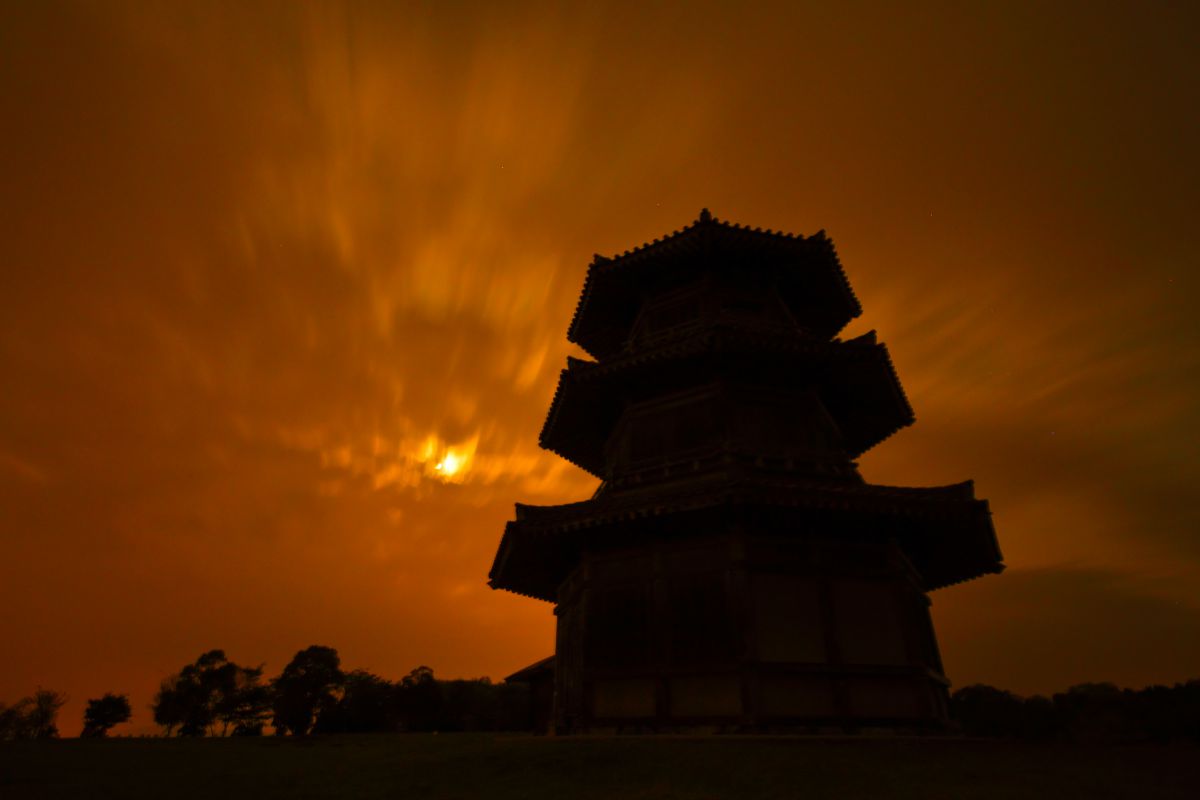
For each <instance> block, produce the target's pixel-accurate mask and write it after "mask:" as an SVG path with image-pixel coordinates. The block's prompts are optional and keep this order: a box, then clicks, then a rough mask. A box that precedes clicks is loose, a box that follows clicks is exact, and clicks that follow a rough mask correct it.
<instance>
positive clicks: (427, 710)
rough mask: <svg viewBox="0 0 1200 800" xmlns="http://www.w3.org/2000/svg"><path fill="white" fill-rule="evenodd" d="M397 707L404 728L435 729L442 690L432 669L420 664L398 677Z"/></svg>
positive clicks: (412, 729) (439, 711)
mask: <svg viewBox="0 0 1200 800" xmlns="http://www.w3.org/2000/svg"><path fill="white" fill-rule="evenodd" d="M396 703H397V707H398V708H399V711H400V717H401V719H402V720H403V726H404V729H405V730H410V731H432V730H437V726H438V722H439V718H440V717H441V710H442V690H441V686H440V685H439V683H438V681H437V680H436V679H435V678H434V677H433V670H432V669H430V668H429V667H425V666H421V667H417V668H416V669H414V670H413V671H412V672H410V673H408V674H407V675H405V676H404V677H403V678H401V679H400V683H399V686H398V687H397V698H396Z"/></svg>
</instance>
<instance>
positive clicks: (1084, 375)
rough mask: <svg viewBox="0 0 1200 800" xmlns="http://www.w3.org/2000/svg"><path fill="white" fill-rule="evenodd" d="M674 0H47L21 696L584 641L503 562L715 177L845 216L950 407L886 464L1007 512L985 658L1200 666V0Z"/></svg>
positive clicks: (26, 304) (39, 70)
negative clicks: (588, 289)
mask: <svg viewBox="0 0 1200 800" xmlns="http://www.w3.org/2000/svg"><path fill="white" fill-rule="evenodd" d="M644 5H648V4H642V3H635V4H629V5H628V6H620V5H618V4H600V5H594V6H590V7H589V6H587V5H586V4H584V3H571V4H564V5H562V6H558V7H556V6H553V5H546V6H540V7H535V6H527V7H518V6H517V5H516V4H511V3H480V4H478V5H477V6H473V5H468V4H462V3H451V2H437V3H433V2H431V3H355V4H350V5H333V4H315V5H308V4H303V3H296V2H280V3H266V2H254V3H244V2H237V3H229V4H225V5H221V4H217V3H183V4H179V5H178V6H177V7H174V8H173V7H172V6H171V4H166V3H154V4H147V3H132V4H130V5H128V6H124V5H122V4H120V3H114V2H107V3H83V4H71V5H60V4H58V3H37V4H33V3H26V4H18V3H6V4H4V5H3V6H2V7H0V108H2V109H3V115H4V117H3V118H4V123H3V125H0V175H2V176H3V182H2V183H0V256H2V258H0V270H2V272H0V371H2V374H3V383H2V390H0V608H2V609H3V615H2V616H0V642H3V648H2V650H3V654H4V656H3V658H0V700H7V701H12V700H14V699H16V698H17V697H19V696H20V695H22V694H26V693H29V692H31V691H32V690H33V689H34V688H35V687H36V686H38V685H39V684H40V685H43V686H47V687H53V688H57V689H61V690H64V691H66V692H68V693H69V694H70V695H71V697H72V698H73V702H72V703H71V705H70V706H68V708H67V709H66V711H65V712H64V714H65V716H64V719H63V724H62V726H61V727H62V728H63V730H64V732H65V733H69V734H74V733H75V732H76V731H77V729H78V726H79V716H80V714H81V712H82V706H83V700H85V699H86V698H88V697H95V696H98V695H99V694H100V693H102V692H105V691H125V692H129V693H131V695H132V698H133V702H134V707H135V727H134V730H146V729H148V728H147V726H148V724H149V712H148V711H146V710H145V707H146V704H147V703H148V702H149V700H150V696H151V693H152V692H153V690H154V688H155V686H156V684H157V681H158V679H159V678H161V677H162V676H164V675H166V674H167V673H168V672H171V671H173V670H176V669H178V668H179V667H180V666H181V665H183V664H184V663H186V662H188V661H190V660H192V659H194V658H195V657H196V656H197V655H199V654H200V653H201V652H202V651H204V650H206V649H209V648H213V647H221V648H224V649H225V650H226V651H227V653H228V654H229V656H230V657H231V658H232V659H234V660H237V661H240V662H246V663H259V662H263V661H265V662H266V664H267V669H268V673H269V674H275V673H277V672H278V670H279V669H280V668H281V667H282V666H283V664H284V663H285V662H286V661H287V659H288V658H289V657H290V656H291V654H292V653H294V652H295V651H296V650H298V649H300V648H302V647H305V646H307V645H310V644H328V645H332V646H335V647H337V648H338V649H339V651H340V652H341V654H342V657H343V661H344V662H345V663H346V664H347V665H349V666H354V667H366V668H370V669H372V670H374V671H376V672H378V673H380V674H383V675H385V676H388V677H397V676H399V675H401V674H403V673H405V672H407V671H408V670H409V669H411V668H412V667H414V666H416V665H418V664H422V663H424V664H428V665H430V666H432V667H433V668H434V670H435V672H436V673H437V674H439V675H441V676H443V677H454V676H478V675H491V676H493V677H496V678H498V677H501V676H503V675H505V674H507V673H508V672H510V671H512V670H514V669H516V668H518V667H521V666H524V665H525V664H526V663H528V662H530V661H532V660H534V659H537V658H540V657H542V656H544V655H547V654H549V653H550V652H551V651H552V649H553V640H552V630H553V617H552V615H551V613H550V607H549V606H548V605H545V604H542V603H539V602H536V601H532V600H528V599H524V598H520V597H516V596H513V595H510V594H506V593H502V592H493V591H491V590H489V589H488V588H487V586H486V583H485V581H486V574H487V571H488V567H489V566H490V563H491V559H492V556H493V554H494V552H495V547H496V544H497V542H498V540H499V536H500V533H501V530H502V528H503V525H504V522H505V521H506V520H507V519H508V518H509V517H510V516H511V513H512V504H513V503H514V502H515V501H522V502H530V503H555V502H564V501H569V500H577V499H582V498H584V497H586V496H587V495H588V494H589V493H590V492H591V490H592V488H593V487H594V483H595V482H594V479H592V478H590V477H588V476H587V475H584V474H583V473H581V472H579V471H578V470H576V469H574V468H573V467H570V466H569V465H567V464H566V463H565V462H563V461H562V460H560V459H558V458H556V457H554V456H551V455H549V454H546V453H542V452H540V451H539V450H538V449H537V445H536V442H537V433H538V430H539V428H540V426H541V422H542V420H543V418H544V414H545V411H546V409H547V407H548V405H549V401H550V398H551V396H552V393H553V387H554V382H555V380H556V377H557V373H558V370H559V368H560V366H561V365H562V363H563V361H564V358H565V357H566V355H567V354H568V353H571V352H574V351H573V350H572V348H571V347H570V346H569V345H568V344H567V342H566V340H565V333H566V329H567V325H568V323H569V321H570V316H571V312H572V310H573V307H574V303H575V299H576V297H577V295H578V292H579V289H580V288H581V285H582V280H583V275H584V271H585V269H586V266H587V263H588V262H589V261H590V259H591V255H592V253H593V252H601V253H604V254H609V255H611V254H612V253H614V252H616V251H620V250H624V249H626V248H629V247H632V246H634V245H636V244H640V243H641V242H643V241H645V240H648V239H652V238H654V237H657V236H661V235H663V234H664V233H667V232H669V231H671V230H674V229H675V228H678V227H681V226H682V225H684V224H685V223H687V222H689V221H690V220H692V219H693V218H694V217H695V216H696V214H697V212H698V211H699V210H700V208H701V207H702V206H708V207H710V208H711V209H712V210H713V213H715V214H716V215H717V216H719V217H721V218H723V219H730V220H733V221H737V222H742V223H747V224H750V225H760V226H763V227H770V228H777V229H779V228H782V229H786V230H790V231H795V232H797V233H806V234H807V233H812V232H814V231H815V230H817V229H819V228H824V229H826V230H827V231H828V232H829V234H830V235H831V236H832V237H833V239H834V241H835V242H836V244H837V247H838V250H839V253H840V254H841V257H842V261H843V263H844V265H845V268H846V272H847V274H848V276H849V278H850V280H851V282H852V284H853V286H854V288H855V290H856V292H857V293H858V296H859V297H860V299H861V300H862V303H863V306H864V309H865V313H864V315H863V317H862V318H861V319H860V320H857V321H856V322H855V323H854V324H853V325H852V326H851V327H850V328H848V329H847V334H851V335H853V334H856V333H861V332H863V331H865V330H868V329H870V328H875V329H877V330H878V331H879V333H880V336H881V338H882V339H883V340H884V341H885V342H887V344H888V345H889V347H890V348H891V352H892V356H893V360H894V362H895V365H896V368H897V370H898V372H899V374H900V377H901V380H902V381H903V383H904V385H905V388H906V390H907V392H908V395H909V398H910V400H911V401H912V404H913V406H914V408H915V409H916V412H917V417H918V421H917V424H916V425H915V426H914V427H912V428H909V429H907V430H906V431H904V432H902V433H900V434H899V435H897V436H895V437H893V438H892V439H890V440H888V441H887V442H885V443H884V444H883V445H881V446H880V447H879V448H877V450H876V451H874V452H872V453H870V454H868V455H867V456H866V457H864V458H863V459H862V471H863V474H864V476H865V477H866V478H867V479H868V480H870V481H872V482H876V483H895V484H908V485H930V484H944V483H952V482H956V481H959V480H962V479H965V478H975V479H976V481H977V488H978V492H979V494H980V495H981V496H983V497H986V498H988V499H989V500H990V501H991V503H992V508H993V510H994V512H995V522H996V528H997V531H998V533H999V536H1000V541H1001V544H1002V546H1003V548H1004V552H1005V556H1006V560H1007V563H1008V564H1009V570H1008V572H1006V573H1005V574H1004V575H1002V576H999V577H989V578H985V579H981V580H979V581H976V582H974V583H971V584H968V585H965V586H961V587H956V588H951V589H947V590H944V591H941V592H938V593H937V594H936V595H934V609H935V614H936V620H937V624H938V628H939V634H940V638H941V643H942V649H943V655H944V658H945V662H946V668H947V671H948V673H949V675H950V677H951V679H952V680H954V681H955V684H956V685H959V686H961V685H964V684H966V683H970V682H975V681H985V682H989V683H993V684H995V685H999V686H1003V687H1008V688H1011V689H1014V690H1017V691H1020V692H1033V691H1043V692H1044V691H1053V690H1055V689H1061V688H1064V687H1065V686H1067V685H1069V684H1070V683H1072V682H1079V681H1083V680H1113V681H1116V682H1118V683H1122V684H1126V685H1141V684H1145V683H1147V682H1153V681H1173V680H1179V679H1183V678H1186V677H1195V676H1200V593H1198V591H1197V589H1196V587H1197V586H1198V585H1200V583H1198V581H1200V536H1198V535H1197V534H1198V533H1200V512H1198V511H1197V505H1196V502H1195V498H1196V495H1197V492H1196V484H1197V478H1198V477H1200V459H1198V458H1197V455H1196V454H1197V450H1198V445H1200V436H1198V433H1200V422H1198V421H1197V420H1198V412H1200V402H1198V401H1200V324H1198V322H1197V317H1196V310H1195V309H1196V300H1197V296H1198V293H1197V289H1198V288H1200V286H1198V284H1200V277H1198V270H1197V253H1198V252H1200V226H1198V225H1197V223H1196V220H1195V214H1196V211H1197V209H1200V190H1198V188H1197V187H1200V155H1198V151H1197V149H1196V146H1195V142H1196V141H1200V63H1198V62H1200V48H1197V47H1196V43H1195V34H1194V32H1195V30H1196V29H1197V24H1198V23H1200V19H1197V15H1196V14H1195V12H1194V11H1187V12H1185V11H1172V10H1170V9H1168V8H1166V7H1165V6H1166V4H1155V5H1154V6H1152V7H1151V6H1146V5H1145V4H1135V3H1129V4H1103V7H1102V8H1101V7H1100V6H1098V5H1097V4H1094V3H1078V4H1070V3H1057V4H1054V6H1055V8H1054V10H1047V8H1046V7H1045V6H1046V5H1047V4H1039V3H1030V4H1027V5H1026V4H1017V3H995V4H978V3H972V4H965V5H964V4H961V3H947V4H945V5H943V6H935V5H924V4H917V5H912V4H905V6H906V7H905V8H904V9H903V10H900V8H901V7H900V6H899V5H897V4H894V3H882V4H879V5H878V6H875V5H870V4H868V5H861V6H860V5H858V4H853V3H837V4H828V5H829V6H830V7H835V8H836V9H837V10H836V11H833V10H830V8H823V7H822V6H814V7H804V5H803V4H800V3H783V4H780V6H781V7H780V8H775V9H767V8H765V7H760V9H759V10H747V9H746V8H743V7H741V5H740V4H733V3H730V4H727V5H726V6H724V7H722V6H716V5H714V6H713V7H711V8H706V7H703V5H702V4H698V3H687V4H679V6H678V7H672V6H671V5H668V4H664V5H658V6H657V7H656V9H655V10H646V9H645V8H643V6H644ZM1184 7H1185V6H1184V5H1183V4H1181V5H1180V6H1179V8H1181V9H1182V8H1184ZM1151 8H1153V9H1155V10H1152V11H1148V10H1149V9H1151ZM448 454H449V455H450V456H451V462H447V461H446V456H447V455H448ZM455 460H457V466H458V470H457V471H456V472H455V474H453V475H448V474H446V473H447V470H446V468H445V466H446V464H447V463H452V462H454V461H455ZM439 464H441V465H442V469H440V470H439V469H438V465H439Z"/></svg>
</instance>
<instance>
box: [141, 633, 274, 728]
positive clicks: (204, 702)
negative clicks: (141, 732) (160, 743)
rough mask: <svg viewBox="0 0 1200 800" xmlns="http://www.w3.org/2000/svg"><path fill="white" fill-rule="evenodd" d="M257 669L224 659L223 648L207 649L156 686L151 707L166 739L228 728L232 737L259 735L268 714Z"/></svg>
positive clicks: (267, 695)
mask: <svg viewBox="0 0 1200 800" xmlns="http://www.w3.org/2000/svg"><path fill="white" fill-rule="evenodd" d="M262 672H263V668H262V667H261V666H259V667H243V666H239V665H238V664H235V663H233V662H232V661H229V660H228V659H227V658H226V657H225V652H224V651H223V650H210V651H208V652H207V653H205V654H203V655H202V656H200V657H199V658H198V659H196V661H195V662H194V663H192V664H188V665H187V666H185V667H184V668H183V669H181V670H180V671H179V672H178V673H177V674H175V675H172V676H170V677H168V678H166V679H165V680H163V682H162V683H161V684H160V685H159V689H158V693H157V694H155V696H154V702H153V704H152V705H151V709H152V710H153V711H154V721H155V723H157V724H158V725H161V726H162V727H163V728H164V729H165V730H166V733H167V735H168V736H170V735H171V733H172V732H173V731H174V730H175V729H176V728H178V730H179V735H180V736H204V735H206V734H208V735H215V734H217V733H220V734H221V735H222V736H224V735H226V734H228V733H230V731H231V729H232V731H233V732H234V733H237V734H238V735H245V734H248V733H254V732H255V731H257V732H259V733H261V732H262V726H263V724H264V723H265V721H266V718H267V716H268V715H269V707H270V693H269V690H268V688H267V687H266V686H263V685H262V684H261V683H260V681H261V679H262Z"/></svg>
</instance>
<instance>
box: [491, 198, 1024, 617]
mask: <svg viewBox="0 0 1200 800" xmlns="http://www.w3.org/2000/svg"><path fill="white" fill-rule="evenodd" d="M706 274H721V275H732V276H734V277H735V278H736V277H749V278H751V279H752V280H751V283H753V282H754V281H755V280H756V279H757V278H766V280H765V281H763V280H757V285H759V286H762V285H769V286H770V287H772V288H773V290H774V291H775V292H776V293H777V294H778V296H779V299H780V300H781V301H782V302H783V304H784V305H785V306H786V307H787V311H788V314H786V315H784V314H783V312H782V310H781V309H780V311H779V315H780V318H779V319H775V318H769V317H767V316H764V317H762V318H755V317H753V316H751V317H750V318H744V317H738V316H737V315H732V316H730V315H715V316H714V315H709V316H706V317H704V320H703V323H702V324H701V323H700V322H696V323H694V324H689V325H686V326H681V327H679V328H677V329H667V330H666V331H660V332H657V333H655V334H654V336H653V337H649V338H645V337H642V335H641V334H640V333H639V334H638V335H637V336H633V334H634V326H635V323H637V318H638V314H639V313H640V311H641V308H642V305H643V303H644V302H645V301H646V299H647V297H662V296H664V294H665V293H668V292H671V291H672V290H677V289H678V288H679V287H681V286H686V285H687V284H688V282H689V281H692V280H694V279H696V278H697V277H698V276H699V275H706ZM722 280H724V278H722ZM716 285H717V286H724V285H725V284H724V283H719V284H716ZM710 286H711V285H710ZM684 291H686V290H684ZM668 296H669V295H668ZM860 313H861V306H860V305H859V302H858V300H857V298H856V297H855V296H854V293H853V291H852V290H851V288H850V284H849V282H848V281H847V280H846V276H845V273H844V272H843V270H842V267H841V265H840V263H839V262H838V259H837V254H836V252H835V250H834V248H833V244H832V242H830V240H829V238H828V237H826V236H825V234H824V232H823V231H821V232H818V233H817V234H814V235H813V236H809V237H804V236H793V235H792V234H785V233H779V232H775V231H770V230H767V231H763V230H761V229H758V228H755V229H749V228H746V227H743V226H740V225H734V224H730V223H727V222H722V221H720V220H717V219H716V218H714V217H712V215H710V214H709V213H708V211H707V210H704V211H702V212H701V214H700V218H699V219H698V220H697V221H696V222H694V223H692V224H691V225H689V226H687V227H685V228H683V229H682V230H679V231H676V232H675V233H673V234H671V235H670V236H667V237H665V238H663V239H661V240H658V239H656V240H655V241H654V242H651V243H649V244H646V245H643V246H642V247H639V248H636V249H634V250H632V251H626V252H625V253H624V254H622V255H619V256H615V257H613V258H604V257H601V256H597V257H596V258H595V260H594V261H593V263H592V265H591V267H590V268H589V270H588V274H587V280H586V282H585V284H584V288H583V293H582V295H581V297H580V299H579V304H578V306H577V308H576V310H575V316H574V318H573V319H572V321H571V327H570V332H569V334H568V338H569V339H570V340H571V341H572V342H575V343H576V344H578V345H580V346H581V347H583V348H584V349H585V350H586V351H587V352H588V353H589V354H590V355H592V356H593V357H594V358H596V359H597V361H587V360H584V359H575V358H570V359H568V363H567V368H566V369H565V370H563V372H562V374H561V376H560V379H559V384H558V388H557V391H556V392H555V396H554V400H553V402H552V404H551V407H550V410H549V413H548V414H547V417H546V422H545V425H544V427H543V429H542V433H541V439H540V441H541V444H542V446H543V447H544V448H546V449H548V450H551V451H553V452H555V453H558V454H559V455H561V456H562V457H564V458H566V459H567V460H569V461H571V462H573V463H575V464H577V465H578V466H580V467H582V468H584V469H586V470H588V471H589V472H592V473H593V474H595V475H597V476H601V477H604V478H606V480H608V481H610V483H608V484H605V486H604V488H603V490H602V491H599V492H597V495H596V496H595V497H593V498H592V499H591V500H588V501H584V502H580V503H570V504H566V505H560V506H547V507H537V506H525V505H518V506H517V519H516V520H515V521H513V522H510V523H509V524H508V526H507V528H506V530H505V533H504V537H503V538H502V540H501V542H500V548H499V551H498V552H497V554H496V559H495V563H494V566H493V568H492V572H491V574H490V583H491V585H492V586H493V587H495V588H499V589H506V590H509V591H513V592H517V593H519V594H525V595H529V596H533V597H538V598H541V599H543V600H550V601H553V600H555V593H556V591H557V587H558V586H559V584H560V583H561V581H562V580H563V579H565V578H566V577H567V575H568V574H569V573H570V571H571V569H573V568H574V565H575V564H576V563H578V558H579V555H580V554H581V553H582V552H583V551H584V550H585V549H587V548H590V547H594V546H602V545H605V544H613V543H614V542H615V541H617V540H620V539H621V538H622V537H626V536H632V535H634V532H635V531H637V530H638V529H639V526H641V525H643V521H647V520H653V521H655V527H654V528H653V529H654V530H662V529H663V527H664V526H663V525H661V524H660V523H661V521H662V520H664V519H666V518H669V517H672V516H675V515H687V514H692V513H695V512H701V513H703V514H705V515H707V517H711V516H712V515H713V514H715V513H719V512H720V511H721V510H732V511H734V512H735V513H739V514H740V513H743V512H746V511H751V512H753V513H759V512H762V513H765V514H768V515H771V516H772V518H774V519H775V521H776V523H777V525H773V527H775V528H776V529H778V530H795V531H802V530H804V529H805V528H806V525H807V521H811V520H814V519H821V520H823V522H822V525H823V526H824V528H823V529H827V530H831V529H837V530H843V531H844V532H845V533H846V535H848V536H889V537H895V539H896V541H897V542H898V543H899V544H900V546H901V547H902V549H903V550H904V552H905V554H906V556H907V557H908V559H909V560H910V562H911V563H912V564H913V566H914V568H915V569H916V570H917V571H918V572H919V574H920V575H921V576H922V579H923V581H924V583H925V587H926V588H927V589H937V588H940V587H942V586H947V585H950V584H953V583H958V582H960V581H965V580H970V579H972V578H976V577H979V576H981V575H984V574H987V573H989V572H999V571H1000V570H1002V569H1003V568H1004V565H1003V563H1002V557H1001V555H1000V549H999V546H998V544H997V542H996V536H995V532H994V530H993V529H992V522H991V515H990V512H989V510H988V505H987V501H985V500H981V499H977V498H975V495H974V488H973V484H972V483H971V482H970V481H968V482H965V483H961V484H955V485H952V486H942V487H931V488H902V487H890V486H873V485H869V484H865V483H863V482H862V479H861V477H859V476H858V474H857V472H856V471H854V470H853V465H850V470H851V472H850V474H849V475H847V474H840V473H839V474H835V472H834V471H832V470H831V469H827V468H826V467H824V466H822V465H821V464H820V463H817V462H814V463H813V464H806V463H803V457H799V458H793V457H792V455H789V453H788V451H786V450H784V451H781V453H771V454H768V453H758V454H755V453H740V452H727V451H726V450H725V449H724V445H722V444H721V443H719V442H714V443H713V445H712V447H710V448H705V449H704V452H698V451H692V450H689V451H688V453H686V454H683V453H676V454H664V456H665V457H664V458H663V459H659V460H654V461H653V462H646V463H647V466H641V465H640V464H641V462H639V465H638V466H637V467H636V470H634V469H632V468H630V467H629V466H628V465H626V466H623V467H621V470H620V474H618V475H607V474H606V466H607V465H606V461H605V458H606V452H605V447H606V442H607V441H608V440H609V438H610V436H611V435H612V434H613V431H614V427H615V426H616V424H617V422H618V420H619V417H620V415H621V414H622V412H623V409H624V408H625V407H626V405H627V404H628V403H629V402H630V399H631V394H630V392H629V389H630V387H635V386H636V387H638V388H639V391H641V392H642V393H643V395H646V396H650V397H657V396H659V395H658V393H660V392H667V391H669V390H670V387H672V386H675V387H677V386H680V385H684V384H686V383H687V380H682V378H687V377H688V376H692V379H693V380H694V378H695V376H701V377H704V376H707V375H713V374H715V373H720V372H721V371H722V370H727V371H728V373H729V374H735V375H739V376H740V375H745V374H748V372H747V371H749V373H752V374H754V375H757V376H769V378H768V380H769V382H770V384H771V385H772V386H776V387H779V388H780V389H781V390H787V391H791V390H792V389H790V388H789V387H794V388H795V389H796V390H800V391H803V392H814V393H815V395H816V396H817V398H818V399H819V401H820V406H821V407H823V408H824V412H828V414H829V417H831V418H832V422H833V424H834V425H836V428H837V430H838V433H839V434H840V437H841V438H840V444H839V445H837V447H844V448H845V454H844V455H845V457H846V459H847V461H846V463H847V464H849V461H848V459H850V458H855V457H857V456H858V455H860V454H862V453H864V452H866V451H867V450H868V449H870V448H871V447H873V446H875V445H876V444H878V443H879V442H881V441H883V440H884V439H885V438H887V437H888V436H890V435H891V434H893V433H894V432H896V431H897V430H899V429H900V428H902V427H904V426H906V425H909V424H911V423H912V422H913V411H912V407H911V406H910V405H909V403H908V399H907V398H906V397H905V395H904V390H903V388H902V387H901V385H900V381H899V379H898V378H897V376H896V372H895V369H894V368H893V366H892V363H891V359H890V357H889V355H888V351H887V348H886V347H885V346H884V345H883V344H881V343H879V342H877V341H876V338H875V334H874V331H872V332H870V333H868V334H865V335H863V336H860V337H858V338H855V339H851V340H849V341H840V340H838V339H834V338H833V337H834V336H836V334H837V333H838V332H839V331H840V330H841V329H842V328H843V327H844V326H845V325H846V323H847V322H849V321H850V320H851V319H852V318H854V317H856V316H858V315H859V314H860ZM783 317H790V319H788V320H783V319H782V318H783ZM793 321H794V323H795V324H792V323H793ZM735 396H736V395H735ZM784 396H787V395H786V394H785V395H784ZM809 396H811V395H809ZM824 412H822V413H824ZM709 450H711V452H708V451H709ZM839 452H840V451H839ZM685 456H686V457H685ZM839 457H840V456H839ZM814 464H815V465H816V468H814ZM835 466H836V465H835ZM838 469H840V467H838ZM806 470H807V471H806ZM841 523H845V524H844V525H843V524H841ZM667 527H669V526H667ZM647 532H650V529H647V530H642V531H640V533H642V534H644V533H647Z"/></svg>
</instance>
